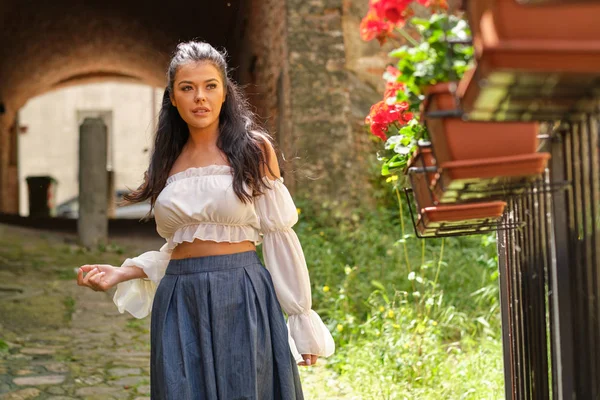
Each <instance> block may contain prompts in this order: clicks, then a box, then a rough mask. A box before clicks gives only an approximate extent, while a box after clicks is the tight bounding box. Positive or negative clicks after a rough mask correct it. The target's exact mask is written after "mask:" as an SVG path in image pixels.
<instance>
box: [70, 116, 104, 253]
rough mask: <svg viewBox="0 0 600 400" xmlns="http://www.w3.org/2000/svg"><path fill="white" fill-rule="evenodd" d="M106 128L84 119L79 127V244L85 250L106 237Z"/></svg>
mask: <svg viewBox="0 0 600 400" xmlns="http://www.w3.org/2000/svg"><path fill="white" fill-rule="evenodd" d="M107 134H108V132H107V129H106V125H104V123H103V122H102V120H101V119H100V118H86V119H85V120H84V121H83V124H81V126H80V127H79V219H78V221H77V230H78V233H79V241H80V242H81V244H82V245H83V246H85V247H92V246H96V245H98V244H99V243H102V242H105V241H106V239H107V236H108V217H107V201H106V192H107V191H108V177H107V173H106V161H107V152H108V146H107Z"/></svg>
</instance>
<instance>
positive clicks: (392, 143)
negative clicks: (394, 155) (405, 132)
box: [385, 135, 404, 150]
mask: <svg viewBox="0 0 600 400" xmlns="http://www.w3.org/2000/svg"><path fill="white" fill-rule="evenodd" d="M403 138H404V136H402V135H394V136H390V137H389V138H388V140H387V141H386V142H385V148H386V150H389V149H391V148H392V147H393V146H396V145H397V144H399V143H400V141H401V140H402V139H403Z"/></svg>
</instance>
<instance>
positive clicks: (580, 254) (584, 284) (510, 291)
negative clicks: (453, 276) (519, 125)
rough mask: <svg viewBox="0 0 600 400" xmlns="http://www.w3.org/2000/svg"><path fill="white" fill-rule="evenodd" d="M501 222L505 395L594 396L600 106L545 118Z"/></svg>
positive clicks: (597, 383)
mask: <svg viewBox="0 0 600 400" xmlns="http://www.w3.org/2000/svg"><path fill="white" fill-rule="evenodd" d="M549 128H550V129H549V132H550V135H549V138H548V140H547V141H546V144H545V146H546V147H547V149H545V151H549V152H551V154H552V160H551V163H550V165H549V171H548V172H547V173H546V175H545V177H544V180H543V181H540V182H538V183H536V184H534V185H532V186H531V187H530V188H528V189H527V191H526V192H525V193H524V194H522V195H521V196H517V197H513V198H511V199H510V200H509V205H508V207H507V211H506V213H505V215H504V217H503V218H504V222H506V223H514V222H518V223H519V228H517V229H510V230H501V231H499V232H498V253H499V264H500V265H499V266H500V285H501V303H502V318H503V321H502V322H503V324H502V325H503V342H504V361H505V363H504V365H505V376H506V398H507V399H514V400H517V399H518V400H521V399H578V400H579V399H583V400H595V399H600V134H599V129H600V113H592V114H587V115H584V116H582V117H581V118H577V119H576V120H574V121H569V122H562V123H556V124H553V125H552V126H549Z"/></svg>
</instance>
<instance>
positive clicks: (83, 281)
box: [77, 264, 122, 292]
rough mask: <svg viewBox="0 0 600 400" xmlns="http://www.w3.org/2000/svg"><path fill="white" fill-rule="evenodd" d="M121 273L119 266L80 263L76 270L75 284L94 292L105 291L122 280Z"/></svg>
mask: <svg viewBox="0 0 600 400" xmlns="http://www.w3.org/2000/svg"><path fill="white" fill-rule="evenodd" d="M84 272H85V273H86V274H85V276H84V275H83V274H84ZM121 275H122V274H121V271H120V270H119V268H118V267H113V266H112V265H107V264H100V265H82V266H81V267H79V270H78V271H77V284H78V285H79V286H87V287H89V288H91V289H93V290H95V291H96V292H105V291H107V290H108V289H110V288H111V287H113V286H115V285H116V284H117V283H120V282H121V281H122V276H121Z"/></svg>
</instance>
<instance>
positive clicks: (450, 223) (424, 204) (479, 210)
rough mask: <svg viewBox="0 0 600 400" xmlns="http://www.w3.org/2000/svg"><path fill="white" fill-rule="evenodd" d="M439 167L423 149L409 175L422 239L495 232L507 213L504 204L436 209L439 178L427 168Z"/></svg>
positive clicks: (418, 232)
mask: <svg viewBox="0 0 600 400" xmlns="http://www.w3.org/2000/svg"><path fill="white" fill-rule="evenodd" d="M428 167H435V160H434V158H433V154H432V152H431V149H427V148H425V149H424V148H420V149H419V150H418V151H417V153H416V154H415V155H414V156H413V157H412V158H411V160H410V161H409V164H408V170H407V171H408V174H409V176H410V181H411V186H412V190H413V193H414V197H415V203H416V205H417V214H418V215H417V218H416V220H414V219H413V222H414V224H415V229H416V230H417V234H418V235H419V236H420V237H427V236H443V235H449V234H451V235H457V234H469V233H478V232H486V231H490V230H494V229H496V227H497V224H498V220H499V219H500V217H501V216H502V213H503V212H504V208H505V207H506V203H505V202H503V201H491V202H478V203H469V204H460V205H435V203H436V202H437V199H436V198H435V195H434V194H432V192H431V189H430V184H431V183H432V179H433V178H435V177H437V175H434V174H433V173H431V172H430V173H427V170H426V168H428Z"/></svg>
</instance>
